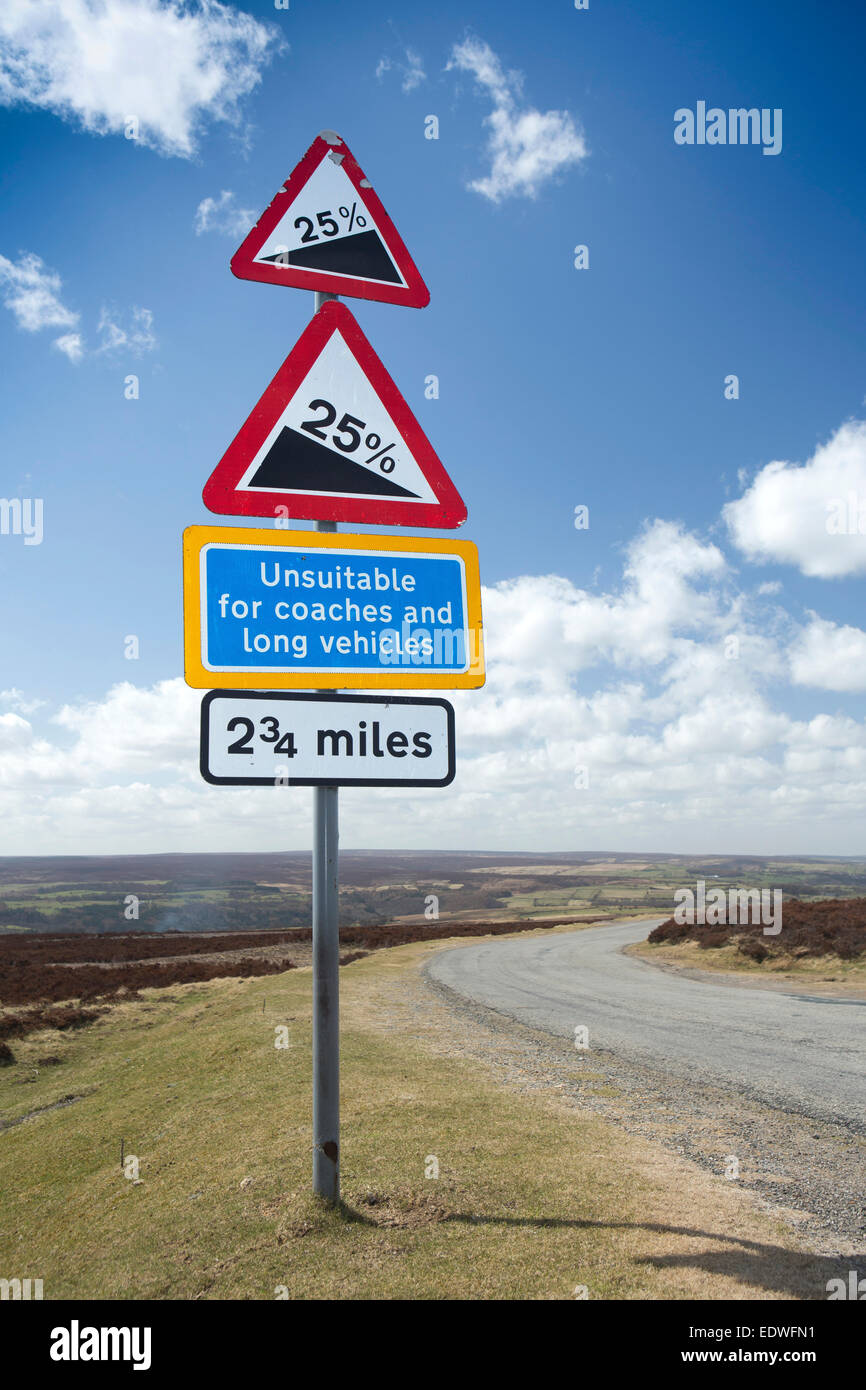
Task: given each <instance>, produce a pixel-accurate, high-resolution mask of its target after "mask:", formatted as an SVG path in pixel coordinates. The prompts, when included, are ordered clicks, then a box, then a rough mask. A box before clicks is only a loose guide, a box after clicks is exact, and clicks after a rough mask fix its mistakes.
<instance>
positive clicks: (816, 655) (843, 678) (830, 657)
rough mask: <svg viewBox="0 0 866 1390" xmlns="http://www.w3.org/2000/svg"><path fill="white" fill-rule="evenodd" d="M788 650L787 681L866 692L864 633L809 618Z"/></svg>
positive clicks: (865, 633) (830, 688)
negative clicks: (789, 667) (788, 670)
mask: <svg viewBox="0 0 866 1390" xmlns="http://www.w3.org/2000/svg"><path fill="white" fill-rule="evenodd" d="M811 619H812V620H811V622H810V623H809V626H808V627H806V628H804V629H803V631H802V632H801V634H800V636H799V638H798V640H797V641H796V643H795V644H794V646H793V647H792V648H791V652H790V660H791V677H792V679H793V680H794V681H795V682H796V683H797V684H798V685H812V686H816V687H818V688H819V689H821V690H840V691H841V690H851V691H853V690H866V632H863V630H862V629H861V628H859V627H847V626H845V627H842V626H839V625H838V624H836V623H831V622H828V621H827V620H826V619H825V618H820V617H819V616H818V614H817V613H813V614H812V615H811Z"/></svg>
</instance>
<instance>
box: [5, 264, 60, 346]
mask: <svg viewBox="0 0 866 1390" xmlns="http://www.w3.org/2000/svg"><path fill="white" fill-rule="evenodd" d="M0 286H2V293H3V303H4V304H5V305H6V308H7V309H11V311H12V313H13V314H14V315H15V320H16V322H17V324H18V327H19V328H23V329H24V330H25V332H26V333H38V332H40V331H41V329H43V328H75V326H76V324H77V323H78V314H77V313H75V311H74V310H73V309H69V308H67V306H66V305H65V304H64V303H63V301H62V299H61V298H60V295H61V291H62V289H63V281H62V280H61V278H60V276H59V275H58V273H57V271H56V270H50V269H49V267H48V266H47V265H46V264H45V262H44V261H43V260H42V258H41V257H40V256H36V255H34V254H33V252H32V251H26V252H24V253H23V254H22V255H21V256H20V257H19V259H18V261H17V263H16V262H14V261H10V260H7V258H6V257H5V256H0ZM68 336H72V335H67V337H68ZM57 341H58V343H59V342H60V341H61V340H60V339H58V340H57Z"/></svg>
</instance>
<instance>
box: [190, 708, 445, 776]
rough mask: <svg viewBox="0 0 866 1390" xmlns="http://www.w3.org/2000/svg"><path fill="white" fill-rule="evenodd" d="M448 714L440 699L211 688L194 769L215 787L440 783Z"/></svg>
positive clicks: (202, 717)
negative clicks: (198, 766) (199, 763)
mask: <svg viewBox="0 0 866 1390" xmlns="http://www.w3.org/2000/svg"><path fill="white" fill-rule="evenodd" d="M454 771H455V762H454V710H453V709H452V707H451V705H449V704H448V703H447V701H445V700H437V699H412V698H407V697H406V696H397V695H392V696H390V697H377V696H371V695H308V694H296V693H295V692H291V693H289V692H283V691H270V692H265V691H260V690H210V691H208V693H207V695H205V697H204V699H203V701H202V706H201V774H202V777H204V779H205V781H206V782H212V783H214V784H215V785H217V786H231V787H237V786H241V787H258V786H271V787H273V786H295V787H299V786H300V787H315V786H342V787H373V786H385V787H447V786H448V784H449V782H452V781H453V780H454Z"/></svg>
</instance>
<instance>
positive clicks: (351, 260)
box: [260, 231, 403, 285]
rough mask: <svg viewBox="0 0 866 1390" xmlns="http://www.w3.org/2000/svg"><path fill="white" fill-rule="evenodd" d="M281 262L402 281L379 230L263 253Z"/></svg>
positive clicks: (280, 263) (343, 273) (269, 258)
mask: <svg viewBox="0 0 866 1390" xmlns="http://www.w3.org/2000/svg"><path fill="white" fill-rule="evenodd" d="M260 259H261V260H263V261H272V262H274V264H278V265H297V266H301V267H302V269H304V270H323V271H330V272H331V274H333V275H358V276H360V277H361V278H362V279H364V280H387V281H388V283H389V284H392V285H402V283H403V281H402V280H401V278H400V276H399V275H398V273H397V271H396V269H395V267H394V263H393V261H392V260H391V257H390V256H389V255H388V252H387V251H386V250H385V247H384V246H383V245H382V239H381V237H380V236H379V233H378V232H375V231H371V232H355V233H354V234H353V235H352V236H344V237H340V238H339V240H338V241H322V242H319V244H318V246H299V247H298V249H297V250H296V251H288V252H286V251H279V252H277V254H276V255H275V256H262V257H261V258H260Z"/></svg>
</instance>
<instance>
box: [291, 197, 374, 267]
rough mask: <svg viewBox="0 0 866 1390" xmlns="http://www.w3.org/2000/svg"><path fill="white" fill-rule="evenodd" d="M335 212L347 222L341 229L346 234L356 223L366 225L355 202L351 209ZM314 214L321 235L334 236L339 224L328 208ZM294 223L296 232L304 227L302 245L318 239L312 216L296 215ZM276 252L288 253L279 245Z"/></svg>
mask: <svg viewBox="0 0 866 1390" xmlns="http://www.w3.org/2000/svg"><path fill="white" fill-rule="evenodd" d="M337 212H338V213H339V215H340V217H342V219H343V221H344V222H348V223H349V225H348V227H344V228H343V230H344V231H345V232H346V233H347V234H348V233H349V232H351V230H352V228H353V227H354V226H356V225H357V226H358V227H366V225H367V219H366V217H363V216H362V215H361V213H359V212H358V204H357V202H355V203H353V204H352V207H351V209H349V208H337ZM314 216H315V219H316V223H317V224H318V227H319V231H320V232H321V233H322V235H323V236H326V237H329V236H336V235H337V233H338V232H339V231H340V224H339V223H338V222H337V220H336V218H335V217H334V216H333V215H332V213H331V209H330V208H325V209H324V211H323V212H317V213H314ZM294 225H295V231H297V232H300V231H301V229H302V228H303V229H304V230H303V235H302V237H301V244H302V245H303V243H304V242H310V241H318V240H319V233H318V232H317V231H316V228H315V224H314V223H313V218H312V217H296V218H295V223H294ZM276 254H277V255H278V256H280V255H286V254H288V251H287V248H284V247H280V248H279V250H278V251H277V253H276Z"/></svg>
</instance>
